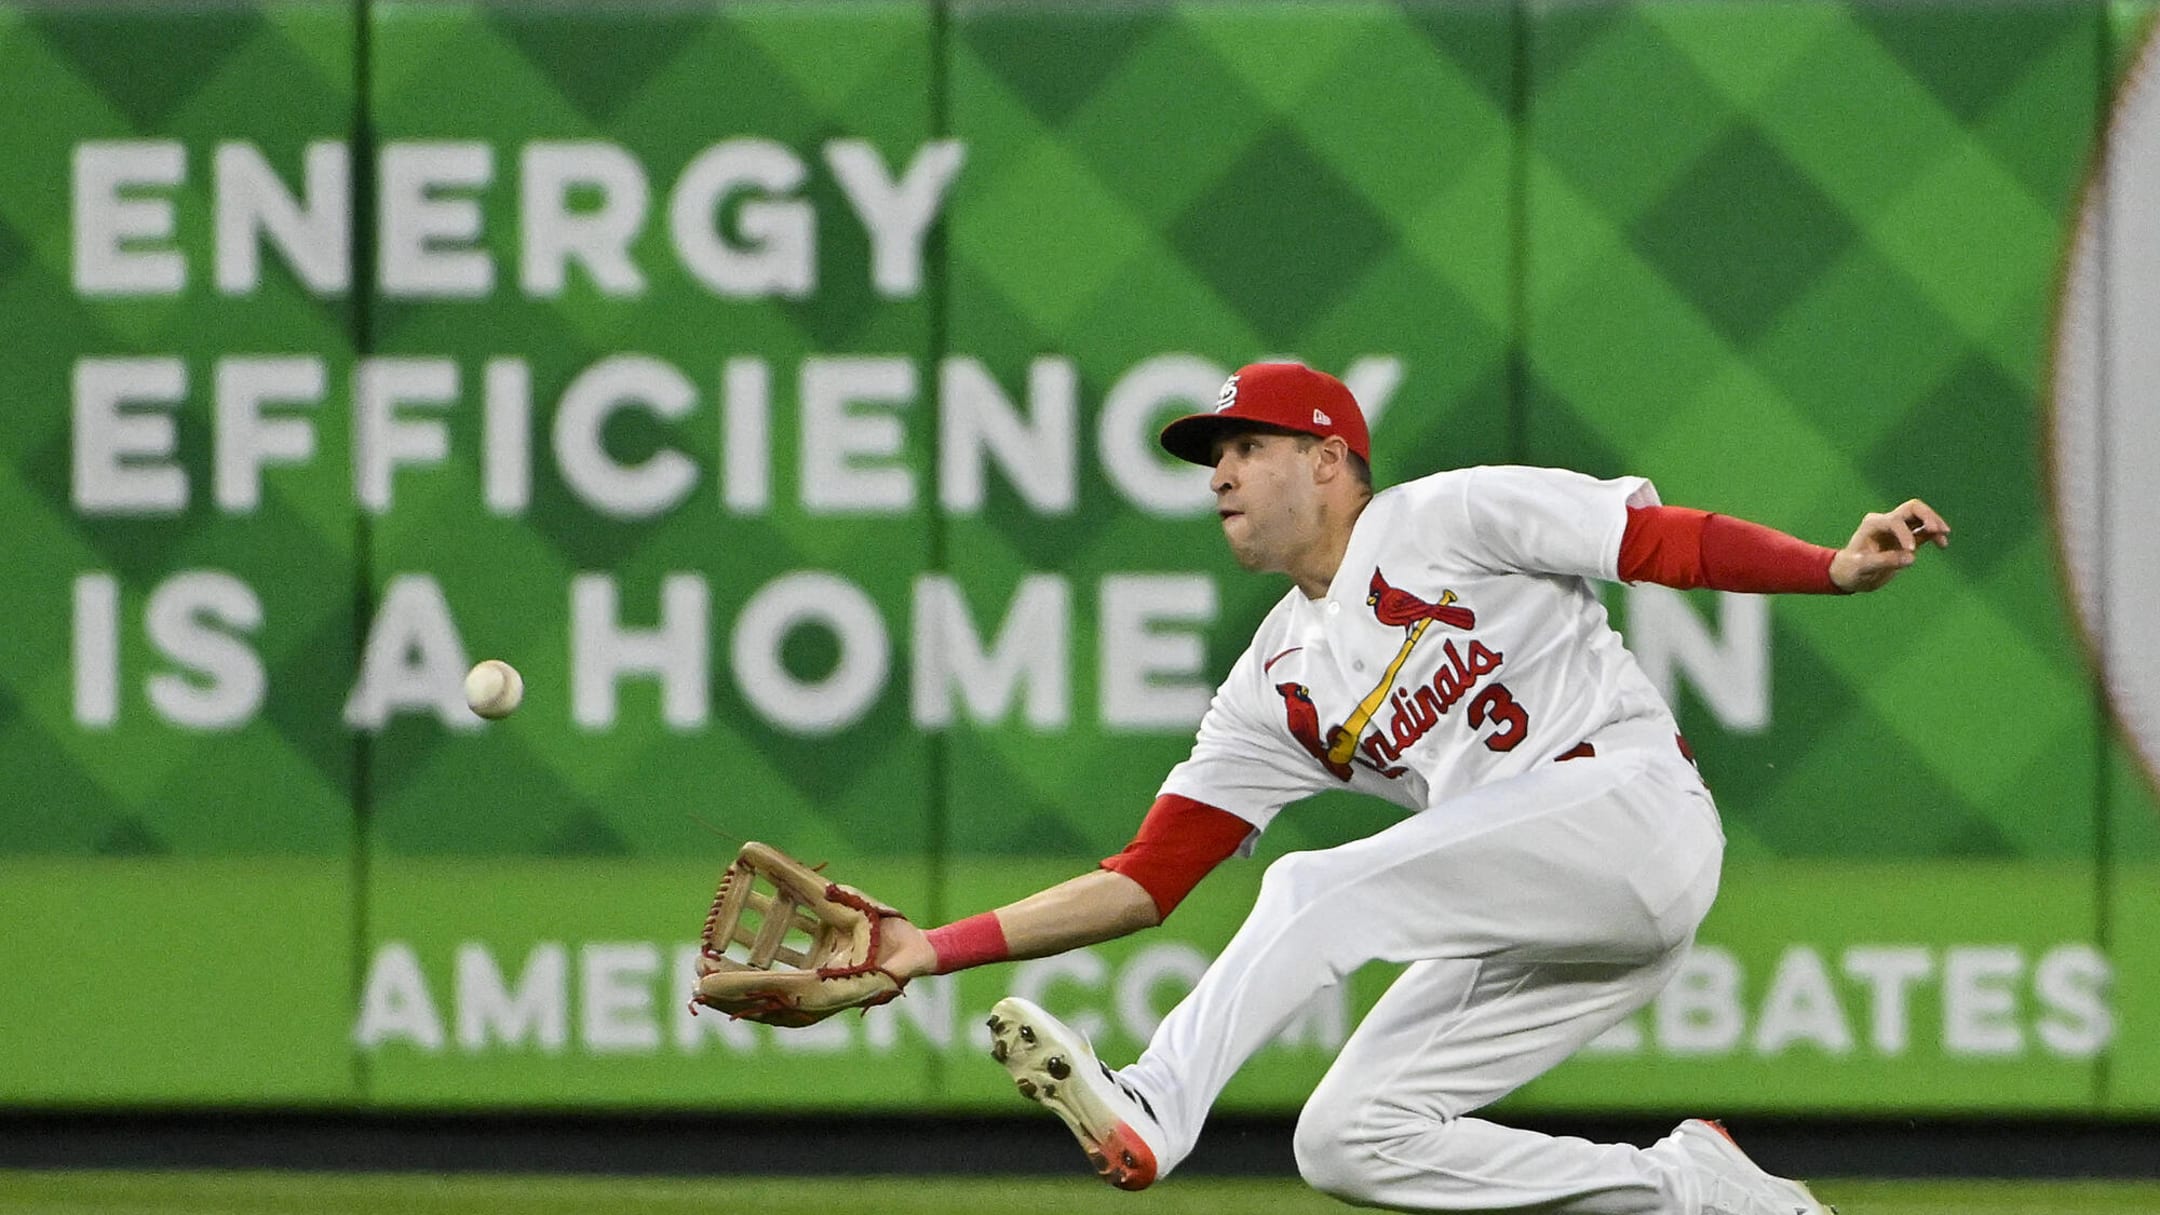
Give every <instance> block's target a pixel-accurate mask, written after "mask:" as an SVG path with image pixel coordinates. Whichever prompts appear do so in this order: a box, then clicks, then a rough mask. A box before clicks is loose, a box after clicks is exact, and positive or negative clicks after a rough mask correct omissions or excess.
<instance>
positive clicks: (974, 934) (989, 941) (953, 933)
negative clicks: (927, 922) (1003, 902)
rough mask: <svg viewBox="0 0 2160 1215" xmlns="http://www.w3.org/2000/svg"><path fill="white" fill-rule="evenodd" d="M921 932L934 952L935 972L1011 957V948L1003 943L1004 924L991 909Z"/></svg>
mask: <svg viewBox="0 0 2160 1215" xmlns="http://www.w3.org/2000/svg"><path fill="white" fill-rule="evenodd" d="M923 935H925V936H927V937H929V938H930V949H931V951H932V952H934V953H936V954H937V973H938V974H941V975H949V974H951V973H952V972H954V971H956V970H966V969H967V968H968V967H970V966H982V965H985V964H986V963H990V962H1002V961H1004V960H1005V959H1007V958H1009V957H1011V956H1012V949H1011V948H1010V947H1009V946H1007V945H1006V944H1005V926H1004V925H1003V924H1000V923H998V918H997V912H995V911H985V912H983V913H982V914H980V915H971V916H969V917H968V918H966V919H964V920H954V921H953V922H952V923H950V924H947V925H945V926H944V927H943V928H933V929H931V930H930V931H929V932H927V933H925V934H923Z"/></svg>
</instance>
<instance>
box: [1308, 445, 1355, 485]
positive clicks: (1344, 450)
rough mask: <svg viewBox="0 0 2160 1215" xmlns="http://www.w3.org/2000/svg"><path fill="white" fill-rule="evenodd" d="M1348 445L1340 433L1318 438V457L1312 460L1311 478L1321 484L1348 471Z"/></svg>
mask: <svg viewBox="0 0 2160 1215" xmlns="http://www.w3.org/2000/svg"><path fill="white" fill-rule="evenodd" d="M1349 456H1350V445H1349V444H1348V443H1345V442H1344V441H1343V439H1342V436H1340V435H1329V436H1328V437H1326V438H1324V439H1322V440H1320V444H1319V458H1318V459H1317V460H1314V461H1313V480H1315V481H1318V482H1319V483H1321V484H1322V485H1325V484H1327V483H1328V482H1330V481H1333V480H1334V479H1336V478H1337V477H1340V476H1343V475H1344V474H1346V473H1348V472H1349V471H1350V460H1349Z"/></svg>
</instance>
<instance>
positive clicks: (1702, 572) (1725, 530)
mask: <svg viewBox="0 0 2160 1215" xmlns="http://www.w3.org/2000/svg"><path fill="white" fill-rule="evenodd" d="M1836 555H1837V550H1835V549H1828V548H1824V547H1822V546H1821V545H1819V544H1809V543H1808V542H1807V541H1805V540H1801V539H1798V538H1796V537H1793V536H1788V535H1786V534H1785V533H1784V532H1781V531H1778V530H1777V529H1776V528H1771V527H1764V526H1763V525H1762V524H1760V523H1750V522H1748V521H1747V520H1745V519H1735V518H1733V517H1732V516H1730V515H1713V514H1710V513H1708V512H1707V511H1699V510H1694V509H1691V508H1689V507H1685V506H1631V507H1629V508H1628V521H1627V530H1626V531H1625V532H1624V533H1622V535H1621V537H1620V577H1621V578H1622V579H1623V580H1625V581H1628V582H1655V583H1657V584H1658V585H1659V586H1670V587H1675V588H1678V589H1680V590H1689V589H1691V588H1694V587H1698V586H1706V587H1709V588H1710V589H1711V590H1715V591H1740V592H1743V593H1746V594H1753V595H1772V594H1814V595H1835V594H1841V593H1842V592H1841V591H1839V590H1838V587H1837V584H1836V583H1834V582H1832V581H1830V559H1831V558H1832V557H1834V556H1836Z"/></svg>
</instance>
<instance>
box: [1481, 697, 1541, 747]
mask: <svg viewBox="0 0 2160 1215" xmlns="http://www.w3.org/2000/svg"><path fill="white" fill-rule="evenodd" d="M1488 720H1490V721H1491V722H1493V724H1494V725H1496V726H1497V727H1498V729H1495V730H1494V731H1493V732H1492V733H1490V734H1488V735H1486V736H1485V746H1486V747H1487V748H1488V749H1490V750H1494V751H1513V750H1514V749H1515V747H1516V744H1518V743H1520V742H1522V740H1523V739H1525V738H1527V737H1529V735H1530V714H1529V712H1528V711H1527V710H1525V709H1524V708H1523V707H1522V706H1521V705H1519V704H1516V703H1515V697H1514V696H1513V695H1511V694H1510V693H1509V692H1508V690H1507V685H1506V684H1504V683H1494V684H1487V685H1486V686H1485V690H1484V691H1482V692H1479V693H1478V694H1477V695H1476V696H1474V697H1472V698H1471V700H1470V725H1471V727H1472V728H1476V727H1478V726H1482V725H1484V724H1485V723H1486V721H1488Z"/></svg>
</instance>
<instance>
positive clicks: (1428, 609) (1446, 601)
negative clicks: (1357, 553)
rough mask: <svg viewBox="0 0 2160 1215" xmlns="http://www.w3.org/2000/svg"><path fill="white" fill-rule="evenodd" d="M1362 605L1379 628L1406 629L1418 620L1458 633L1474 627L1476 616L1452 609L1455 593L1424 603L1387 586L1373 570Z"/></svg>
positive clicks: (1472, 613) (1408, 593) (1397, 588)
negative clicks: (1389, 626)
mask: <svg viewBox="0 0 2160 1215" xmlns="http://www.w3.org/2000/svg"><path fill="white" fill-rule="evenodd" d="M1365 603H1366V605H1367V606H1369V607H1371V608H1372V610H1373V615H1374V617H1376V618H1377V619H1378V620H1379V621H1380V623H1382V624H1392V625H1399V626H1401V627H1403V628H1409V627H1410V626H1412V625H1414V624H1416V623H1417V622H1418V621H1421V620H1437V621H1439V622H1440V623H1442V624H1449V625H1453V626H1455V627H1456V628H1458V629H1471V628H1476V627H1477V613H1475V612H1472V611H1471V610H1470V609H1469V608H1466V607H1457V606H1456V605H1455V592H1453V591H1442V592H1440V602H1438V603H1427V602H1425V601H1424V600H1423V599H1420V598H1418V597H1417V596H1416V595H1413V594H1411V593H1410V592H1408V591H1406V590H1403V589H1402V588H1401V587H1394V586H1389V585H1388V580H1387V579H1386V578H1383V577H1381V576H1380V568H1379V567H1378V566H1374V567H1373V572H1372V583H1371V585H1370V586H1369V587H1368V588H1367V594H1366V596H1365Z"/></svg>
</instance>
